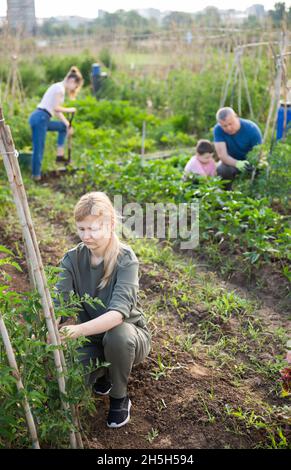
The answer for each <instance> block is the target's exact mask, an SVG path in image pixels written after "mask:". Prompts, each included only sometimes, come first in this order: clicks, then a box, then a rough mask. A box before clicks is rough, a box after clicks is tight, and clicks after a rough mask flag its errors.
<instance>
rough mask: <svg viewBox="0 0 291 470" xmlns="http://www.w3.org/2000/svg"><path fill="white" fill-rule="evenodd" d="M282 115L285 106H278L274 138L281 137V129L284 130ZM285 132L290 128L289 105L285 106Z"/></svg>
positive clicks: (278, 138) (290, 108) (290, 112)
mask: <svg viewBox="0 0 291 470" xmlns="http://www.w3.org/2000/svg"><path fill="white" fill-rule="evenodd" d="M284 115H285V107H284V106H280V108H279V110H278V116H277V136H276V140H280V139H282V137H283V131H284ZM286 118H287V119H286V133H287V131H288V130H289V129H290V128H291V107H290V106H288V107H287V113H286Z"/></svg>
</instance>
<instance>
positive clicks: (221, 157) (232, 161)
mask: <svg viewBox="0 0 291 470" xmlns="http://www.w3.org/2000/svg"><path fill="white" fill-rule="evenodd" d="M218 158H219V160H221V161H222V163H225V165H229V166H234V167H236V163H237V160H236V159H235V158H232V157H231V156H230V155H218Z"/></svg>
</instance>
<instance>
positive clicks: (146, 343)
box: [56, 192, 151, 428]
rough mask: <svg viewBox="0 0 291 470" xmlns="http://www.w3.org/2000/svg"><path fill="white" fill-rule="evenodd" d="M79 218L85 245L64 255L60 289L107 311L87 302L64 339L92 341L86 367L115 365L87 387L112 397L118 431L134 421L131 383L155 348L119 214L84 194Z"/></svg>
mask: <svg viewBox="0 0 291 470" xmlns="http://www.w3.org/2000/svg"><path fill="white" fill-rule="evenodd" d="M74 215H75V221H76V226H77V231H78V235H79V237H80V239H81V243H79V244H78V245H77V246H76V247H75V248H73V249H72V250H70V251H68V252H67V253H66V254H65V256H64V258H63V260H62V262H61V268H63V271H62V272H61V274H60V278H59V281H58V283H57V286H56V287H57V290H58V292H59V293H61V294H62V296H63V297H64V299H66V298H68V296H69V293H70V292H71V291H73V292H74V293H75V294H77V295H78V296H84V294H86V293H87V294H89V295H90V296H91V297H93V298H99V299H100V300H101V301H102V303H103V305H104V306H102V305H99V304H97V305H96V306H94V308H93V307H92V306H90V305H88V304H87V303H85V302H83V303H82V305H83V309H82V310H81V311H80V313H79V322H80V323H79V324H77V325H72V326H63V327H62V328H61V330H60V334H61V338H62V339H65V338H66V337H68V336H69V337H71V338H78V337H79V336H86V337H88V339H89V340H90V343H86V345H85V346H84V347H82V348H81V349H80V353H81V357H80V360H81V362H82V364H83V365H84V366H87V365H89V364H90V362H91V361H92V360H93V361H96V359H97V358H98V359H99V360H101V361H106V362H108V363H110V366H109V367H108V368H106V369H105V372H104V375H103V376H102V377H101V378H99V379H97V381H96V376H97V374H98V372H100V369H99V370H98V371H97V374H96V373H95V374H94V373H91V374H90V375H89V377H87V383H88V384H90V385H93V390H94V391H95V393H97V394H98V395H107V394H109V398H110V409H109V414H108V419H107V425H108V426H109V427H110V428H119V427H121V426H123V425H125V424H126V423H127V422H128V421H129V419H130V407H131V401H130V399H129V397H128V394H127V384H128V378H129V375H130V372H131V369H132V366H133V365H134V364H138V363H139V362H141V361H143V360H144V359H145V357H146V356H147V355H148V354H149V351H150V344H151V340H150V334H149V331H148V328H147V326H146V321H145V318H144V315H143V313H142V311H141V310H139V309H138V308H137V294H138V260H137V258H136V256H135V254H134V252H133V250H132V249H131V248H130V247H129V246H127V245H124V244H123V243H121V242H120V240H119V238H118V236H117V234H116V232H115V228H116V219H117V215H116V212H115V210H114V208H113V206H112V204H111V201H110V200H109V198H108V197H107V196H106V194H104V193H102V192H91V193H88V194H85V195H84V196H82V197H81V199H80V200H79V201H78V203H77V204H76V207H75V211H74ZM102 371H104V369H102ZM95 381H96V382H95Z"/></svg>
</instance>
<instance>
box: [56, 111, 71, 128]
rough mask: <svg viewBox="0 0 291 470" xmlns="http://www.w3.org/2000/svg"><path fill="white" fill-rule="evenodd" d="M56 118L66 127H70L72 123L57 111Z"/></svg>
mask: <svg viewBox="0 0 291 470" xmlns="http://www.w3.org/2000/svg"><path fill="white" fill-rule="evenodd" d="M56 116H57V117H58V118H59V120H60V121H62V122H63V123H64V124H65V126H66V127H69V125H70V123H69V121H68V119H66V118H65V116H64V115H63V113H61V112H59V111H56Z"/></svg>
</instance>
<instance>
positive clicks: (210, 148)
mask: <svg viewBox="0 0 291 470" xmlns="http://www.w3.org/2000/svg"><path fill="white" fill-rule="evenodd" d="M196 152H197V153H199V155H203V154H204V153H214V145H213V144H212V142H210V141H209V140H199V142H198V143H197V146H196Z"/></svg>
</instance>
